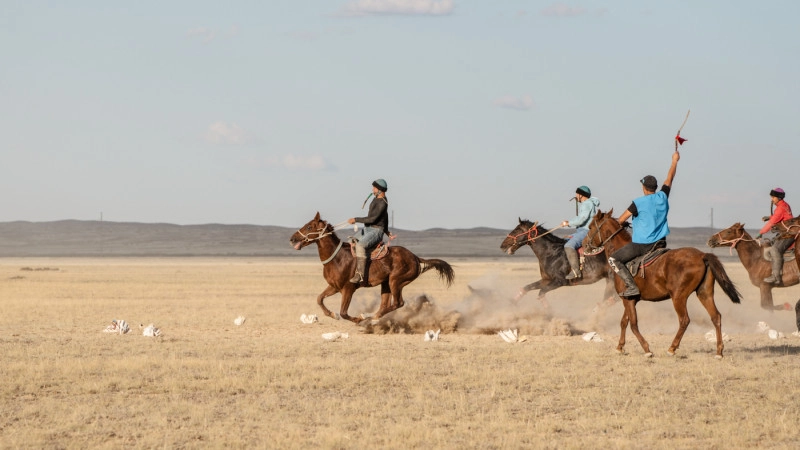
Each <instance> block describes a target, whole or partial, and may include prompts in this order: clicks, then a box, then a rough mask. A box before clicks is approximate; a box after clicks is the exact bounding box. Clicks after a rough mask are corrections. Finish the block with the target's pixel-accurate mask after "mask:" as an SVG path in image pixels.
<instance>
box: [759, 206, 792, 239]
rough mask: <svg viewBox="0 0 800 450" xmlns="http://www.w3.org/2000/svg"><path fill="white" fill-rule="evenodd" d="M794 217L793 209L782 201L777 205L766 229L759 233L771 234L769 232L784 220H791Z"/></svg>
mask: <svg viewBox="0 0 800 450" xmlns="http://www.w3.org/2000/svg"><path fill="white" fill-rule="evenodd" d="M792 217H794V216H792V207H791V206H789V204H788V203H786V202H785V201H783V200H781V201H779V202H778V204H777V205H775V212H774V213H772V216H771V217H770V218H769V220H768V221H767V223H766V224H765V225H764V227H763V228H761V231H759V233H761V234H764V233H769V230H770V229H772V227H774V226H775V225H777V224H779V223H781V222H783V221H784V220H789V219H791V218H792Z"/></svg>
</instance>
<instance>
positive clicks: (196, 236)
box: [0, 220, 729, 257]
mask: <svg viewBox="0 0 800 450" xmlns="http://www.w3.org/2000/svg"><path fill="white" fill-rule="evenodd" d="M347 231H348V230H344V231H340V232H338V233H337V234H338V235H339V236H340V237H342V238H345V237H346V236H347V235H348V233H347ZM509 231H510V230H500V229H495V228H488V227H476V228H469V229H445V228H433V229H429V230H423V231H408V230H401V229H395V230H393V232H395V233H396V234H397V235H398V239H397V240H396V241H394V243H393V245H400V246H403V247H406V248H408V249H409V250H411V251H413V252H414V253H416V254H418V255H420V256H422V257H445V256H463V257H502V256H504V254H503V253H502V252H501V251H500V243H501V242H502V241H503V239H505V237H506V235H507V234H508V232H509ZM561 231H562V230H558V232H556V233H555V234H557V235H559V236H562V237H563V236H565V235H567V234H568V233H567V232H566V231H565V232H561ZM714 231H716V230H714ZM294 232H295V229H294V228H288V227H280V226H272V225H246V224H242V225H227V224H202V225H175V224H169V223H138V222H108V221H93V220H89V221H82V220H59V221H52V222H27V221H14V222H0V257H25V256H52V257H67V256H80V257H99V256H119V257H134V256H265V257H266V256H298V257H313V256H316V255H317V251H316V246H313V245H312V246H310V247H309V248H304V249H303V250H302V251H296V250H294V249H293V248H292V247H291V246H290V245H289V237H290V236H291V235H292V234H293V233H294ZM712 234H713V231H712V230H711V229H710V228H708V227H695V228H673V229H672V234H670V237H669V245H670V247H673V248H677V247H687V246H688V247H697V248H699V249H701V250H703V251H710V249H709V248H708V247H706V246H705V242H706V241H707V240H708V238H709V237H710V236H711V235H712ZM728 253H729V252H728V251H727V249H719V250H718V251H716V254H717V255H718V256H720V257H725V256H727V255H728ZM519 254H521V255H528V256H533V252H531V251H530V250H526V249H521V250H520V251H519Z"/></svg>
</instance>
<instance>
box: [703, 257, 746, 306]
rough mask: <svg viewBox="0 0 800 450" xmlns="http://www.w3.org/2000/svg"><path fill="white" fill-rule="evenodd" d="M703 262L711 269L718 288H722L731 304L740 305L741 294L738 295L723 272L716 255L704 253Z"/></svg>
mask: <svg viewBox="0 0 800 450" xmlns="http://www.w3.org/2000/svg"><path fill="white" fill-rule="evenodd" d="M703 261H705V263H706V266H708V268H709V269H711V273H712V274H714V278H716V279H717V283H719V285H720V287H722V290H723V292H725V294H727V295H728V297H729V298H730V299H731V301H732V302H733V303H741V297H742V294H740V293H739V290H738V289H736V285H735V284H733V281H731V279H730V277H729V276H728V273H727V272H725V267H723V266H722V263H721V262H720V261H719V258H717V255H715V254H713V253H706V254H705V255H703Z"/></svg>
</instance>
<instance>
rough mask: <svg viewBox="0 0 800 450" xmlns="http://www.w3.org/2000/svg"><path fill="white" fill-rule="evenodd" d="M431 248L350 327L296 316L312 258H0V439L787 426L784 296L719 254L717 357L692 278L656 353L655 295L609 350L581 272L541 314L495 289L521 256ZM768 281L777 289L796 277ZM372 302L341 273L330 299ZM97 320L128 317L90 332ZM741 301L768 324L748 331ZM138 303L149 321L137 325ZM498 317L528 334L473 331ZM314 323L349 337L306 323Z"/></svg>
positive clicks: (789, 296) (794, 374) (308, 288)
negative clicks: (426, 258) (439, 269)
mask: <svg viewBox="0 0 800 450" xmlns="http://www.w3.org/2000/svg"><path fill="white" fill-rule="evenodd" d="M450 262H451V263H452V264H453V265H454V266H455V270H456V284H455V285H454V286H453V287H451V288H450V289H445V287H444V286H443V285H442V284H441V283H440V281H439V280H438V278H437V277H436V276H435V275H434V274H425V275H423V276H422V277H421V278H420V279H419V280H417V281H416V282H414V283H412V284H411V285H410V286H409V287H408V288H407V289H406V298H407V299H409V300H412V299H414V298H416V297H417V296H419V295H421V294H426V295H427V298H428V299H429V300H430V301H431V303H430V304H426V303H418V302H410V305H408V306H407V307H406V308H404V309H403V310H400V311H398V312H397V314H395V317H394V319H392V318H391V316H390V317H389V318H387V320H390V319H392V320H394V321H395V324H394V325H393V326H386V327H383V328H382V327H380V326H376V327H373V328H372V329H367V328H363V327H358V326H356V325H354V324H352V323H349V322H343V321H334V320H332V319H329V318H320V323H318V324H313V325H305V324H302V323H301V322H300V320H299V316H300V315H301V314H303V313H306V314H320V311H319V309H318V308H317V306H316V303H315V298H316V296H317V294H318V293H319V292H321V291H322V290H323V288H324V286H325V284H324V281H323V280H322V277H321V268H320V264H319V261H317V260H315V259H314V258H309V259H265V258H239V259H225V258H216V259H187V258H176V259H156V258H133V259H66V258H65V259H45V258H42V259H0V303H1V304H2V315H0V354H2V364H1V365H0V377H2V380H3V381H2V384H0V399H1V400H2V405H3V407H2V409H1V410H0V447H4V448H8V447H11V448H14V447H22V448H121V447H134V448H142V447H144V448H151V447H164V448H207V447H212V448H219V447H234V448H245V447H246V448H420V447H425V448H476V447H477V448H726V449H727V448H747V447H766V448H794V447H796V445H797V444H796V440H797V431H796V429H797V423H798V422H800V414H799V413H798V409H797V407H796V405H797V404H798V403H800V394H798V393H797V389H796V386H798V385H800V370H798V369H800V362H799V361H798V357H797V354H798V350H799V349H800V339H799V338H796V337H793V336H791V335H790V333H791V332H792V331H794V313H793V312H775V313H768V312H764V311H761V310H760V309H759V307H758V303H759V300H758V290H757V289H756V288H754V287H752V286H750V285H749V283H747V278H746V274H745V272H744V270H743V269H742V268H741V265H740V264H733V263H732V264H727V265H726V268H727V269H728V271H729V273H730V275H731V277H732V278H733V280H734V281H735V282H736V283H737V285H738V286H739V287H740V289H741V290H742V292H743V294H744V296H745V299H744V303H743V304H742V305H733V304H731V302H730V301H729V300H728V299H727V297H725V296H724V294H723V293H722V292H721V290H720V289H717V304H718V306H719V308H720V310H721V312H722V314H723V331H724V332H725V333H727V334H729V335H730V336H731V338H732V340H731V341H730V342H727V343H726V349H725V355H726V357H725V359H723V360H722V361H718V360H715V359H714V356H713V355H714V346H713V344H712V343H710V342H707V341H706V340H705V338H704V336H703V335H704V334H705V332H706V331H708V330H709V329H710V328H711V325H710V323H709V321H708V317H707V315H706V314H705V312H704V311H703V310H702V309H701V308H699V307H698V305H697V301H696V299H694V298H693V299H690V303H691V304H692V309H691V316H692V319H693V322H692V325H690V328H689V332H688V333H687V335H686V336H685V337H684V340H683V344H682V346H681V348H680V349H679V351H678V354H677V355H676V356H674V357H669V356H667V355H666V353H665V350H666V349H667V347H668V346H669V342H670V341H671V339H672V336H673V334H674V332H675V329H676V327H677V320H676V318H675V314H674V312H673V310H672V307H671V304H670V303H669V302H662V303H658V304H652V303H642V304H640V307H639V311H640V316H641V319H640V324H641V329H642V331H643V333H644V335H645V337H646V338H647V339H648V340H649V341H650V344H651V347H652V348H653V350H654V351H655V352H656V356H655V357H654V358H652V359H647V358H645V357H643V356H642V350H641V348H640V347H639V345H638V343H637V342H636V341H635V338H633V336H632V335H631V334H630V333H628V344H627V347H626V350H627V351H628V353H627V354H625V355H618V354H616V353H615V352H614V348H615V347H616V340H617V337H618V333H619V325H618V323H619V318H620V315H621V306H620V305H619V304H617V305H614V306H611V307H610V308H608V309H606V310H604V311H599V312H592V309H593V307H594V306H595V304H596V303H597V302H599V301H600V300H601V296H602V291H603V286H602V285H601V284H596V285H593V286H584V287H576V288H569V289H560V290H558V291H555V292H554V293H552V294H551V295H550V296H549V300H550V303H551V305H552V312H551V313H545V312H544V311H543V310H542V308H541V306H540V305H539V303H538V301H536V299H535V298H534V296H533V295H531V296H529V297H526V298H524V299H523V300H522V301H521V302H520V303H519V304H518V305H513V304H512V303H511V302H509V300H508V299H509V298H510V297H512V296H513V294H514V293H515V291H516V290H517V289H518V288H519V287H520V286H521V285H523V284H526V283H528V282H530V281H533V280H534V279H536V278H537V276H536V273H537V269H536V263H535V260H532V259H530V258H510V257H509V258H499V259H494V260H489V259H487V260H468V259H463V260H455V261H450ZM470 286H471V287H472V288H475V289H477V290H478V293H476V292H474V291H472V290H471V289H470ZM775 294H776V303H782V302H784V301H789V302H791V303H792V304H794V298H796V297H797V296H798V289H792V288H788V289H780V290H776V291H775ZM377 301H378V293H377V292H376V290H375V289H372V290H362V291H359V292H358V293H357V298H356V300H355V301H354V304H353V306H352V307H351V312H353V313H358V312H362V311H363V312H369V311H371V310H374V307H375V305H377ZM327 303H328V304H329V306H330V307H331V309H333V310H338V308H339V304H338V303H339V297H338V296H335V297H332V298H330V299H328V301H327ZM415 308H416V309H415ZM412 310H416V311H417V314H416V315H414V314H410V312H411V311H412ZM401 313H402V314H401ZM238 315H244V316H246V317H247V321H246V322H245V323H244V325H242V326H235V325H234V324H233V319H234V318H236V317H237V316H238ZM112 319H125V320H126V321H128V322H129V323H130V324H131V326H132V331H131V333H130V334H128V335H124V336H120V335H114V334H107V333H103V332H101V331H102V329H103V328H104V327H105V326H106V325H107V324H108V323H109V322H110V321H111V320H112ZM454 320H455V322H454ZM760 320H764V321H767V322H768V323H769V324H770V325H771V326H772V328H775V329H777V330H779V331H782V332H784V333H785V334H786V335H787V338H785V339H781V340H770V339H768V338H767V337H766V336H765V335H764V334H759V333H758V331H757V328H756V324H757V322H758V321H760ZM151 322H153V323H155V325H156V326H158V327H160V328H161V329H162V330H163V333H164V334H163V335H162V336H161V337H158V338H149V337H143V336H142V335H141V331H140V330H139V327H138V325H139V323H143V324H144V325H147V324H149V323H151ZM454 323H455V325H453V324H454ZM441 324H444V325H445V326H446V327H447V326H450V327H451V328H453V327H455V332H450V331H452V330H450V329H448V330H446V331H445V332H443V334H442V336H441V340H440V341H439V342H424V341H423V339H422V334H420V333H419V330H422V329H424V328H425V327H426V326H436V325H441ZM509 327H515V328H519V329H520V333H521V334H528V335H529V340H528V341H527V342H524V343H517V344H508V343H506V342H504V341H503V340H501V339H500V338H499V337H498V336H496V335H495V334H493V333H494V331H496V330H498V329H503V328H509ZM392 330H395V331H396V330H402V331H405V333H403V334H397V333H389V334H384V333H386V332H387V331H392ZM331 331H341V332H346V333H349V336H350V337H349V339H347V340H343V341H339V342H324V341H323V340H322V339H321V337H320V335H321V334H322V333H324V332H331ZM409 331H413V332H414V333H413V334H409V333H408V332H409ZM585 331H596V332H598V333H599V334H600V336H602V337H603V339H604V342H586V341H584V340H582V339H581V336H580V333H583V332H585ZM444 333H446V334H444ZM566 334H572V335H571V336H567V335H566Z"/></svg>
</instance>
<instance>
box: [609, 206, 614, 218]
mask: <svg viewBox="0 0 800 450" xmlns="http://www.w3.org/2000/svg"><path fill="white" fill-rule="evenodd" d="M608 216H609V217H614V208H611V209H609V210H608Z"/></svg>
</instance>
